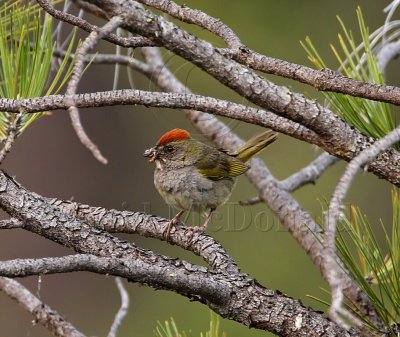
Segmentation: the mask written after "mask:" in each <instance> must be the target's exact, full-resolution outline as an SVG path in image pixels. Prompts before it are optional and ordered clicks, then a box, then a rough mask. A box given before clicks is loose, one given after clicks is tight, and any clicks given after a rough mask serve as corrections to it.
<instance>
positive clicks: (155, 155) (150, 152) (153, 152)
mask: <svg viewBox="0 0 400 337" xmlns="http://www.w3.org/2000/svg"><path fill="white" fill-rule="evenodd" d="M143 156H144V157H148V158H150V159H149V163H154V161H155V160H156V159H157V158H158V153H157V150H156V148H155V147H152V148H150V149H147V150H146V151H144V153H143Z"/></svg>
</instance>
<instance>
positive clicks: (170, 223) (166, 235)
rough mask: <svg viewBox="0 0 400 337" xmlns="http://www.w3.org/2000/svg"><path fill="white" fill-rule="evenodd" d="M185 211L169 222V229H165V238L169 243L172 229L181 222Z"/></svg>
mask: <svg viewBox="0 0 400 337" xmlns="http://www.w3.org/2000/svg"><path fill="white" fill-rule="evenodd" d="M184 212H185V211H180V212H179V213H178V214H177V215H175V216H174V217H173V218H172V219H171V220H169V222H168V224H167V227H166V229H165V231H164V236H165V239H166V240H167V241H168V239H169V235H170V233H171V228H172V227H173V226H175V225H176V224H177V223H178V222H179V221H180V217H181V216H182V214H183V213H184Z"/></svg>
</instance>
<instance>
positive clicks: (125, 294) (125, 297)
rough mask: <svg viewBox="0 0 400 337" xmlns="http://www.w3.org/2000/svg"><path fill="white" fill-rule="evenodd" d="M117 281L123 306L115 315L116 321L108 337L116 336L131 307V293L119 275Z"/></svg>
mask: <svg viewBox="0 0 400 337" xmlns="http://www.w3.org/2000/svg"><path fill="white" fill-rule="evenodd" d="M115 283H116V284H117V288H118V291H119V294H120V296H121V307H120V308H119V310H118V312H117V314H116V315H115V318H114V322H113V324H112V326H111V329H110V332H109V333H108V335H107V337H116V336H117V332H118V329H119V327H120V326H121V323H122V321H123V320H124V318H125V316H126V315H127V313H128V309H129V294H128V292H127V291H126V289H125V286H124V284H123V282H122V280H121V279H120V278H119V277H116V278H115Z"/></svg>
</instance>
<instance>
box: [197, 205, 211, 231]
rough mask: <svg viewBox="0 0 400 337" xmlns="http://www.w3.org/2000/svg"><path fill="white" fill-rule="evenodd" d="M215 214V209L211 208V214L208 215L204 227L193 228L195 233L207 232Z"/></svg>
mask: <svg viewBox="0 0 400 337" xmlns="http://www.w3.org/2000/svg"><path fill="white" fill-rule="evenodd" d="M214 212H215V208H211V209H210V213H208V215H207V218H206V221H204V224H203V226H197V227H193V230H194V231H198V232H205V231H206V229H207V226H208V224H209V223H210V221H211V218H212V216H213V214H214Z"/></svg>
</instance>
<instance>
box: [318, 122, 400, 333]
mask: <svg viewBox="0 0 400 337" xmlns="http://www.w3.org/2000/svg"><path fill="white" fill-rule="evenodd" d="M399 140H400V126H399V127H397V128H396V129H394V130H393V131H391V132H390V133H389V134H387V135H386V136H385V137H383V138H382V139H380V140H378V141H376V142H375V143H374V144H373V145H371V147H369V148H367V149H366V150H364V151H362V152H361V153H360V154H359V155H358V156H357V157H355V158H354V159H353V160H352V161H350V163H349V164H348V166H347V168H346V170H345V172H344V174H343V175H342V177H341V178H340V180H339V183H338V184H337V186H336V189H335V192H334V193H333V196H332V199H331V202H330V204H329V209H328V212H327V214H326V217H325V234H324V254H323V268H324V270H325V272H326V275H327V282H328V283H329V286H330V287H331V289H332V304H331V307H330V310H329V315H330V317H331V318H332V319H333V320H334V321H335V322H337V323H338V324H341V325H342V326H347V324H345V323H344V322H343V320H342V319H341V318H340V317H339V315H338V313H342V314H343V310H344V309H343V308H342V302H343V288H344V287H343V279H342V278H341V277H340V275H341V270H340V266H338V264H337V261H336V245H335V240H336V223H337V221H338V220H339V218H340V216H341V213H342V205H343V200H344V198H345V196H346V194H347V191H348V189H349V187H350V185H351V183H352V181H353V178H354V176H355V174H356V173H357V171H358V169H359V168H360V167H362V166H363V165H365V164H366V163H368V162H370V161H371V160H373V159H374V158H375V157H376V156H377V155H378V154H379V153H380V152H382V151H384V150H386V149H388V148H389V147H390V146H392V145H393V144H394V143H396V142H398V141H399Z"/></svg>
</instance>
